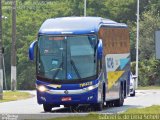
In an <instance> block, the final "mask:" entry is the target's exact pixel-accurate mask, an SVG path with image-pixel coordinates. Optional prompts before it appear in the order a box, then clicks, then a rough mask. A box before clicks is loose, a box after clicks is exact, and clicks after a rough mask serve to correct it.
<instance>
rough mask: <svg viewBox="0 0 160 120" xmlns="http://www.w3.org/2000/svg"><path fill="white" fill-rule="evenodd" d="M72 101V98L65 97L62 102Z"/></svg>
mask: <svg viewBox="0 0 160 120" xmlns="http://www.w3.org/2000/svg"><path fill="white" fill-rule="evenodd" d="M71 100H72V98H71V97H63V98H62V101H71Z"/></svg>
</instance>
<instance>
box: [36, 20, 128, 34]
mask: <svg viewBox="0 0 160 120" xmlns="http://www.w3.org/2000/svg"><path fill="white" fill-rule="evenodd" d="M101 25H110V26H119V27H127V26H126V25H125V24H122V23H117V22H115V21H112V20H110V19H104V18H101V17H61V18H51V19H47V20H46V21H45V22H44V23H43V24H42V26H41V28H40V30H39V34H57V35H58V34H92V33H97V32H98V30H99V27H100V26H101Z"/></svg>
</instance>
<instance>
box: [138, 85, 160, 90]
mask: <svg viewBox="0 0 160 120" xmlns="http://www.w3.org/2000/svg"><path fill="white" fill-rule="evenodd" d="M138 90H160V86H144V87H142V86H139V87H138Z"/></svg>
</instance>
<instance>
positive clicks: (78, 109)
mask: <svg viewBox="0 0 160 120" xmlns="http://www.w3.org/2000/svg"><path fill="white" fill-rule="evenodd" d="M139 107H142V106H137V105H124V106H121V107H110V106H105V107H104V108H103V110H102V111H96V109H95V108H94V106H78V107H74V108H72V107H64V108H60V109H55V110H52V112H51V113H89V112H98V113H107V114H116V113H122V112H125V111H127V110H128V109H130V108H139Z"/></svg>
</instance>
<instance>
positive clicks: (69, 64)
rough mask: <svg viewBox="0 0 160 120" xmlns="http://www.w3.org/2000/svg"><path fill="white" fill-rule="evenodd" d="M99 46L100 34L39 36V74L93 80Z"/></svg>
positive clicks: (54, 77)
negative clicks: (98, 35) (98, 38)
mask: <svg viewBox="0 0 160 120" xmlns="http://www.w3.org/2000/svg"><path fill="white" fill-rule="evenodd" d="M96 45H97V37H96V35H76V36H51V35H42V36H39V39H38V58H37V76H39V77H42V78H46V79H49V80H51V81H55V80H56V81H65V80H67V81H69V80H74V81H75V80H91V79H92V80H93V77H94V78H95V77H96V74H97V59H96Z"/></svg>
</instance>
